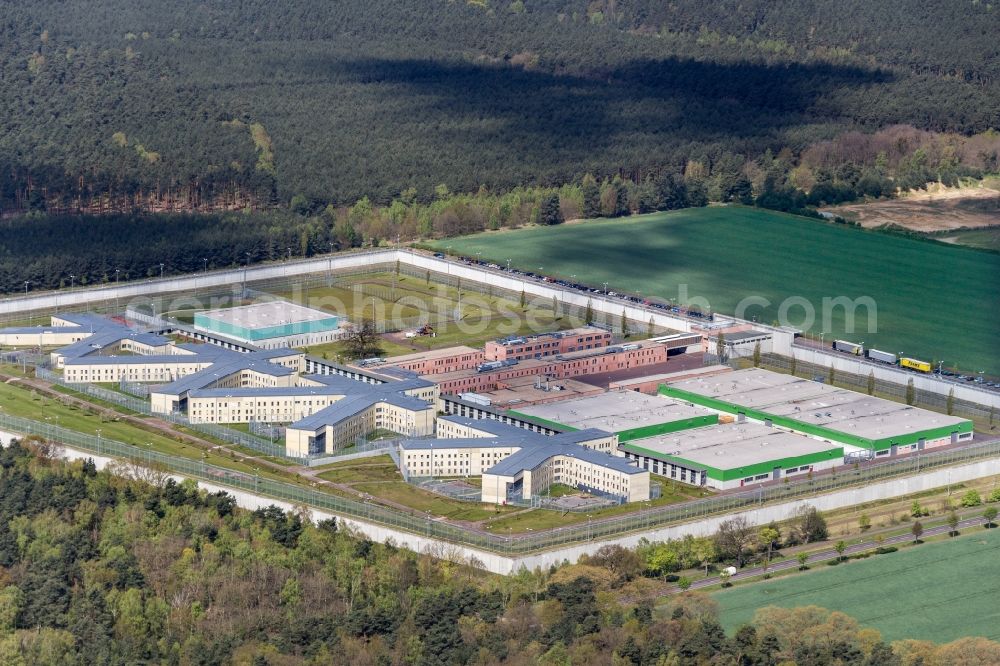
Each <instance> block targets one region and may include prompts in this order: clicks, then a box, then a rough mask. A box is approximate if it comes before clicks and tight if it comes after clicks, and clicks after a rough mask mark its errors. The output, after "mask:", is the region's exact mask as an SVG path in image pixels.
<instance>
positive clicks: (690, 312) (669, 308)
mask: <svg viewBox="0 0 1000 666" xmlns="http://www.w3.org/2000/svg"><path fill="white" fill-rule="evenodd" d="M434 256H435V257H437V258H438V259H444V258H445V255H444V254H443V253H441V252H435V253H434ZM458 260H459V261H461V262H462V263H463V264H466V265H470V266H485V267H486V268H491V269H493V270H496V271H502V272H504V273H511V274H512V275H517V276H520V277H523V278H529V279H533V280H538V281H539V282H550V283H552V284H557V285H559V286H560V287H565V288H567V289H574V290H576V291H582V292H588V293H591V294H601V295H604V296H606V297H608V298H617V299H620V300H622V301H627V302H630V303H636V304H638V305H646V306H648V307H651V308H656V309H657V310H663V311H664V312H670V313H673V314H677V315H681V316H682V317H690V318H693V319H703V320H705V321H714V320H715V315H714V314H712V313H711V312H702V311H701V310H694V309H688V308H685V307H682V306H678V305H672V304H670V303H660V302H657V301H653V300H650V299H648V298H646V299H643V298H640V297H639V296H634V295H631V294H620V293H618V292H615V291H606V290H602V289H597V288H595V287H591V286H589V285H585V284H582V283H579V282H570V281H568V280H560V279H558V278H553V277H549V276H548V275H541V274H539V273H532V272H531V271H522V270H519V269H517V268H508V267H506V266H501V265H500V264H496V263H492V262H488V261H482V260H480V259H471V258H469V257H458Z"/></svg>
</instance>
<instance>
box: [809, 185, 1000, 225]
mask: <svg viewBox="0 0 1000 666" xmlns="http://www.w3.org/2000/svg"><path fill="white" fill-rule="evenodd" d="M991 185H992V183H991ZM823 210H824V211H828V212H830V213H833V214H834V215H840V216H841V217H843V218H845V219H848V220H854V221H856V222H860V223H861V226H863V227H866V228H875V227H882V226H887V225H894V226H898V227H904V228H906V229H910V230H912V231H918V232H922V233H929V232H934V231H950V230H957V229H980V228H983V227H992V226H998V225H1000V190H998V189H993V188H992V187H985V186H984V187H975V188H947V187H936V188H931V190H929V191H927V192H913V193H910V194H907V195H906V196H904V197H901V198H899V199H891V200H887V201H873V202H871V203H864V204H847V205H843V206H833V207H830V208H825V209H823Z"/></svg>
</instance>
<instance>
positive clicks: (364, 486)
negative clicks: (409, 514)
mask: <svg viewBox="0 0 1000 666" xmlns="http://www.w3.org/2000/svg"><path fill="white" fill-rule="evenodd" d="M352 487H353V488H355V489H356V490H360V491H362V492H365V493H368V494H369V495H372V496H373V497H375V498H382V499H385V500H389V501H391V502H395V503H397V504H402V505H404V506H408V507H410V508H411V509H414V510H416V511H420V512H424V513H428V514H430V516H431V517H432V518H433V517H445V518H448V519H449V520H461V521H471V522H475V521H480V520H485V519H487V518H490V517H492V516H495V515H496V514H497V512H498V511H499V512H504V511H509V510H510V509H509V508H505V507H500V508H494V507H492V506H489V507H487V506H486V505H483V504H480V503H478V502H463V501H460V500H454V499H450V498H447V497H444V496H443V495H438V494H436V493H432V492H430V491H427V490H421V489H420V488H417V487H415V486H412V485H410V484H408V483H406V482H405V481H382V482H369V483H355V484H352Z"/></svg>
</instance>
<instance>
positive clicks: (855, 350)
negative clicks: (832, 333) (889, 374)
mask: <svg viewBox="0 0 1000 666" xmlns="http://www.w3.org/2000/svg"><path fill="white" fill-rule="evenodd" d="M833 348H834V349H835V350H836V351H839V352H844V353H845V354H854V355H855V356H862V355H863V354H864V353H865V348H864V345H856V344H854V343H853V342H848V341H847V340H834V341H833Z"/></svg>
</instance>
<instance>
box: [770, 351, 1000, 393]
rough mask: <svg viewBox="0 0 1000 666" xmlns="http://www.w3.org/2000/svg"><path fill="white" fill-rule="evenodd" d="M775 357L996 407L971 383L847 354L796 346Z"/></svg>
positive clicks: (780, 352)
mask: <svg viewBox="0 0 1000 666" xmlns="http://www.w3.org/2000/svg"><path fill="white" fill-rule="evenodd" d="M776 353H779V354H781V355H782V356H795V358H796V359H797V360H798V361H803V362H805V363H813V364H816V365H820V366H823V367H825V368H829V367H830V366H831V365H832V366H833V367H834V369H835V370H837V371H838V372H847V373H850V374H854V375H859V376H861V377H867V376H868V373H874V374H875V378H876V379H882V380H884V381H887V382H892V383H893V384H899V385H901V386H905V385H906V384H907V382H909V381H910V380H911V379H912V380H913V386H914V388H916V389H917V390H918V391H928V392H930V393H940V394H941V395H947V394H948V392H949V391H950V390H951V389H955V398H957V399H958V400H965V401H967V402H975V403H978V404H980V405H987V406H990V405H992V406H994V407H1000V393H998V392H996V391H987V390H986V389H983V388H980V387H978V386H976V385H975V384H974V383H968V382H949V381H945V380H942V379H939V378H937V377H935V376H934V375H922V374H920V373H917V372H909V371H907V370H900V369H899V368H897V367H895V366H891V365H886V364H884V363H874V362H871V361H868V360H866V359H863V358H859V357H857V356H851V355H850V354H844V353H839V352H834V351H827V350H824V349H813V348H811V347H799V346H796V347H791V348H789V349H788V350H786V351H777V350H776Z"/></svg>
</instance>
